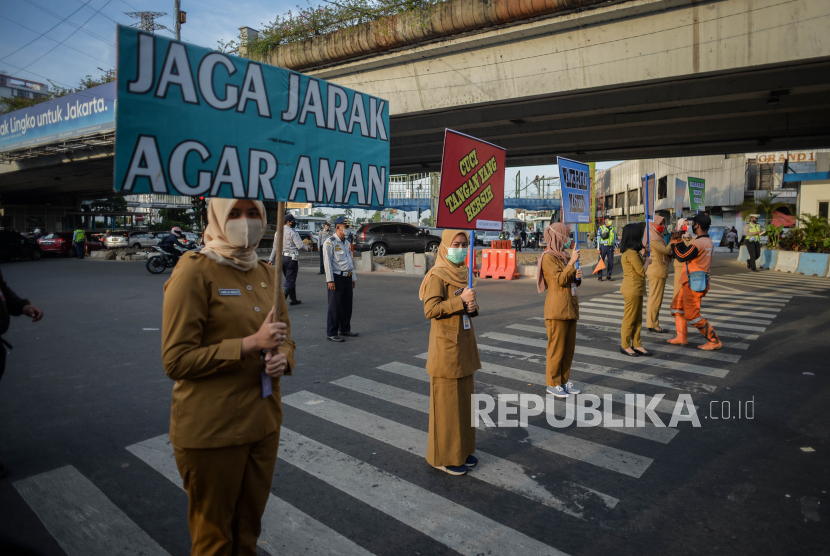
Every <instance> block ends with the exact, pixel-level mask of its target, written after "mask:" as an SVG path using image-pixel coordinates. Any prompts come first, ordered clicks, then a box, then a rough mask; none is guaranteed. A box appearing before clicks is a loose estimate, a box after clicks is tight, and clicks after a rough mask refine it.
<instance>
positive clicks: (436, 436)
mask: <svg viewBox="0 0 830 556" xmlns="http://www.w3.org/2000/svg"><path fill="white" fill-rule="evenodd" d="M469 241H470V238H469V236H468V235H467V232H463V231H460V230H444V233H443V234H441V245H440V246H439V247H438V252H437V253H436V256H435V266H433V267H432V269H431V270H430V271H429V272H427V275H426V276H425V277H424V281H423V282H422V283H421V290H420V292H419V297H420V299H421V300H422V301H423V302H424V315H426V318H428V319H430V320H431V321H432V325H431V328H430V333H429V354H428V356H427V366H426V368H427V372H428V373H429V382H430V392H429V440H428V443H427V462H428V463H429V464H430V465H431V466H433V467H435V468H436V469H440V470H441V471H444V472H446V473H449V474H450V475H464V474H465V473H466V472H467V468H468V467H473V466H474V465H475V464H476V463H478V459H477V458H476V457H474V456H473V452H475V450H476V430H475V428H473V427H472V426H471V425H470V415H471V409H472V400H471V397H472V395H473V392H474V385H473V373H475V372H476V371H477V370H478V369H480V368H481V361H480V359H479V357H478V345H477V344H476V337H475V331H474V330H473V323H472V317H476V316H478V304H477V303H476V292H475V290H474V289H471V288H469V287H467V278H468V268H467V265H465V264H464V258H465V257H466V255H467V249H468V247H469Z"/></svg>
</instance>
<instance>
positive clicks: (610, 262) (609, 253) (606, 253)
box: [597, 224, 617, 282]
mask: <svg viewBox="0 0 830 556" xmlns="http://www.w3.org/2000/svg"><path fill="white" fill-rule="evenodd" d="M606 232H608V237H607V238H603V237H602V236H603V234H605V233H606ZM615 241H617V233H616V232H615V231H614V227H613V226H606V225H605V224H603V225H602V226H600V227H599V231H598V232H597V243H598V245H599V258H600V260H604V261H605V268H607V269H608V274H607V275H606V276H607V277H608V279H609V280H611V272H612V271H613V270H614V242H615ZM597 275H598V277H599V280H600V282H602V271H601V270H600V271H599V272H598V273H597Z"/></svg>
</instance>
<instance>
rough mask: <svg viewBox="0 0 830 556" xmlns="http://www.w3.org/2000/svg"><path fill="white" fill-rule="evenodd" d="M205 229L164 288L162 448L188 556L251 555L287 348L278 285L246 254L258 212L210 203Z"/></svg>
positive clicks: (273, 447) (259, 222)
mask: <svg viewBox="0 0 830 556" xmlns="http://www.w3.org/2000/svg"><path fill="white" fill-rule="evenodd" d="M208 222H209V224H208V227H207V230H206V231H205V238H206V244H205V249H203V250H202V251H201V253H188V254H186V255H184V256H182V258H181V260H180V261H179V263H178V264H177V265H176V269H175V270H174V271H173V275H172V276H171V277H170V280H168V281H167V283H166V284H165V286H164V311H163V320H162V362H163V364H164V371H165V373H167V376H169V377H170V378H172V379H173V380H175V381H176V384H175V385H174V386H173V407H172V411H171V416H170V443H171V444H172V445H173V452H174V454H175V458H176V465H177V467H178V469H179V474H180V475H181V477H182V482H183V486H184V489H185V491H187V496H188V500H189V506H188V512H187V513H188V523H189V525H190V537H191V542H192V549H191V553H192V554H199V555H202V554H211V555H213V554H217V555H218V554H231V553H233V554H256V550H257V548H256V547H257V538H258V537H259V534H260V524H261V519H262V514H263V512H264V511H265V504H266V503H267V501H268V495H269V494H270V492H271V478H272V476H273V473H274V464H275V462H276V459H277V445H278V444H279V433H280V425H281V423H282V404H281V401H280V381H279V378H280V377H281V376H282V375H284V374H291V369H292V367H293V366H294V342H292V341H291V337H290V334H291V333H290V324H289V321H288V311H287V310H286V305H285V298H284V297H282V289H281V288H280V289H279V290H280V293H279V295H280V297H281V300H280V303H279V307H280V315H279V318H278V319H274V318H273V317H274V309H273V307H272V306H273V305H274V298H273V296H274V291H275V281H276V279H277V275H276V273H275V272H274V269H273V268H271V267H270V266H268V264H267V263H266V262H265V261H260V260H259V258H258V257H257V255H256V252H255V250H254V249H255V247H256V246H257V244H258V243H259V240H260V239H261V238H262V233H263V231H264V230H265V207H264V206H263V204H262V203H261V202H259V201H237V200H235V199H212V200H211V201H210V205H209V206H208ZM269 309H270V310H269ZM275 321H276V322H275ZM263 352H264V356H263Z"/></svg>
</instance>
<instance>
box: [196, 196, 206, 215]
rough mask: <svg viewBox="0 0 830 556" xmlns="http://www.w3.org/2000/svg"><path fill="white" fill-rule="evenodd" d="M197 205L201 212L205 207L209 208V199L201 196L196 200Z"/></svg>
mask: <svg viewBox="0 0 830 556" xmlns="http://www.w3.org/2000/svg"><path fill="white" fill-rule="evenodd" d="M196 206H197V208H198V210H199V212H202V211H204V210H205V209H207V201H205V198H204V197H199V199H198V200H197V201H196Z"/></svg>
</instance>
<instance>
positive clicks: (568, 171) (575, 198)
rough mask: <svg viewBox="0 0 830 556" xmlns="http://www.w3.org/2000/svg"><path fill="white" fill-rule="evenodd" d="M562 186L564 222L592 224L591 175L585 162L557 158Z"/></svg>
mask: <svg viewBox="0 0 830 556" xmlns="http://www.w3.org/2000/svg"><path fill="white" fill-rule="evenodd" d="M556 163H557V164H558V165H559V183H560V185H561V186H562V221H563V222H564V223H565V224H571V223H574V222H575V223H578V224H587V223H589V222H591V175H590V168H589V167H588V165H587V164H585V163H583V162H577V161H576V160H568V159H567V158H562V157H561V156H560V157H558V158H557V162H556Z"/></svg>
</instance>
